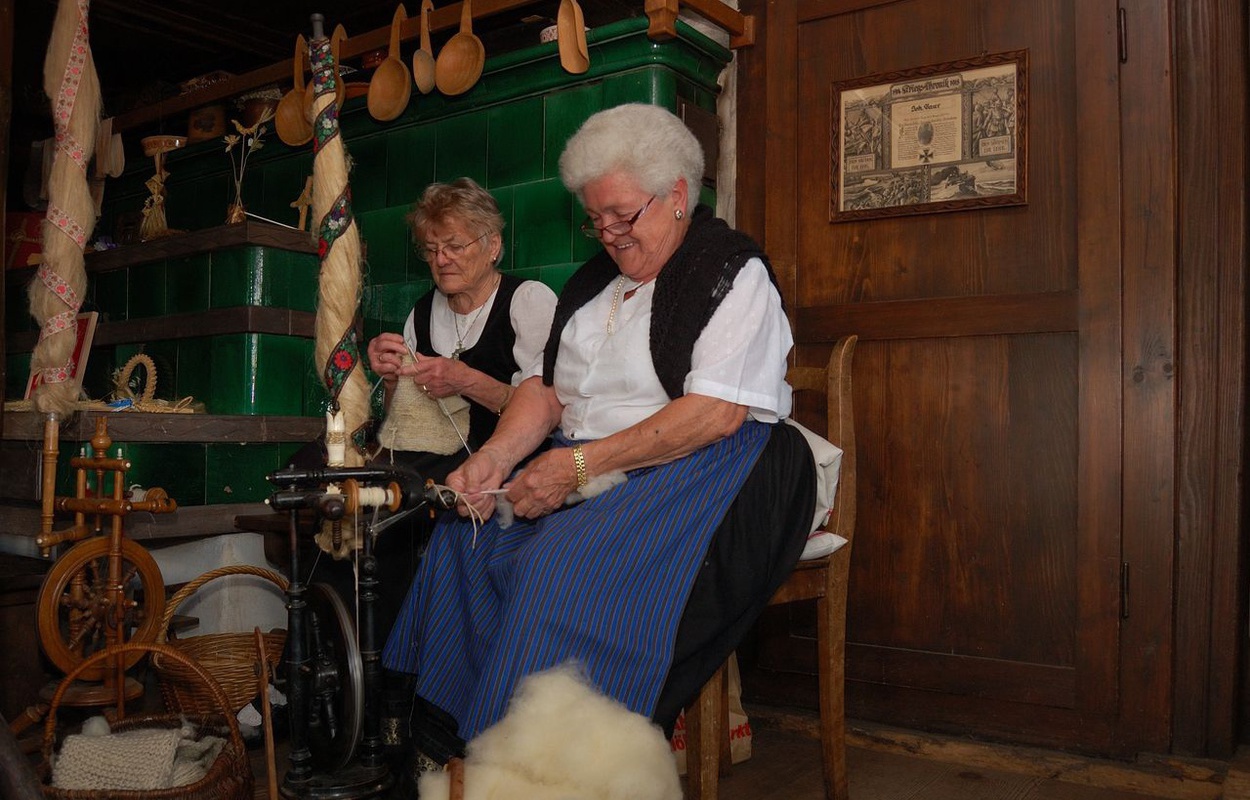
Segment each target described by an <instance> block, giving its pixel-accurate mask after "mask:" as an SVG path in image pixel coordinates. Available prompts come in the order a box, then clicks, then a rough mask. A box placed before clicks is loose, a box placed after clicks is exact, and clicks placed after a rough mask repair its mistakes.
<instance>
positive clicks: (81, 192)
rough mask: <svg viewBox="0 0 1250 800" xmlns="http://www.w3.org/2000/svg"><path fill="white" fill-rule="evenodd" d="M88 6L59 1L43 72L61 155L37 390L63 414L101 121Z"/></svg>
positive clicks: (44, 272)
mask: <svg viewBox="0 0 1250 800" xmlns="http://www.w3.org/2000/svg"><path fill="white" fill-rule="evenodd" d="M89 8H90V1H89V0H60V3H59V4H58V5H57V11H56V20H55V22H54V23H53V25H52V37H51V39H50V41H49V42H48V52H47V56H46V58H45V59H44V69H43V89H44V92H45V93H47V95H48V97H49V98H50V99H51V100H52V111H53V123H54V124H55V127H56V153H55V155H54V157H53V161H52V173H51V176H50V178H49V181H48V212H47V215H46V217H45V219H44V222H43V263H42V264H41V266H40V267H39V270H38V272H37V279H36V280H34V281H32V282H31V284H30V289H29V292H28V294H29V299H30V313H31V316H32V317H34V319H35V321H36V322H37V323H39V326H40V332H39V343H38V344H36V345H35V351H34V354H33V356H32V359H31V366H32V368H34V369H36V370H39V371H40V375H41V377H42V381H43V382H42V384H41V385H40V386H38V387H37V388H36V389H35V393H34V403H35V407H36V408H37V409H39V411H41V412H43V413H46V414H55V415H58V416H68V415H69V414H70V413H71V412H72V411H73V410H74V401H75V400H76V399H77V395H78V383H77V382H76V381H74V380H72V378H73V369H72V359H73V352H74V344H75V340H76V332H77V322H76V316H77V313H78V309H79V307H80V306H81V305H82V296H83V292H84V291H85V290H86V288H87V274H86V271H85V270H84V269H83V248H84V247H85V246H86V244H87V238H88V237H89V236H90V235H91V231H92V230H93V229H94V228H95V203H94V201H93V200H92V199H91V191H90V188H89V187H88V185H87V162H88V161H89V160H90V159H91V154H92V152H93V150H94V149H95V140H96V130H97V128H98V127H99V124H100V80H99V77H98V76H97V75H96V71H95V62H94V60H93V59H92V57H91V46H90V44H89V42H88V40H87V34H88V30H87V12H88V10H89Z"/></svg>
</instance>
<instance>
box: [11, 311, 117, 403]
mask: <svg viewBox="0 0 1250 800" xmlns="http://www.w3.org/2000/svg"><path fill="white" fill-rule="evenodd" d="M99 318H100V314H99V312H97V311H84V312H82V313H81V314H79V315H78V316H77V317H76V318H75V323H76V324H77V331H76V338H75V339H74V352H73V354H72V355H71V356H70V378H69V379H70V381H71V382H72V383H73V384H74V385H76V386H81V385H82V376H83V373H84V372H85V371H86V369H87V357H88V356H89V355H91V340H92V339H94V338H95V326H96V322H97V320H99ZM42 383H43V373H42V372H40V371H38V370H35V369H31V371H30V377H29V378H28V379H27V381H26V394H25V395H24V399H26V400H29V399H30V397H31V395H32V394H34V392H35V389H37V388H38V387H39V385H40V384H42Z"/></svg>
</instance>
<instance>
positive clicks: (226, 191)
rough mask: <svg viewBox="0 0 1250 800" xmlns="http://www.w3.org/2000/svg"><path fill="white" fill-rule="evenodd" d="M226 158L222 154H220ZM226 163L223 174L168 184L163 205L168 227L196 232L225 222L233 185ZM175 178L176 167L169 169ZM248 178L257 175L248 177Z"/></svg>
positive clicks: (254, 176)
mask: <svg viewBox="0 0 1250 800" xmlns="http://www.w3.org/2000/svg"><path fill="white" fill-rule="evenodd" d="M222 158H223V159H224V158H225V154H224V153H223V154H222ZM229 167H230V163H229V162H228V161H227V162H226V163H225V165H224V168H223V171H221V172H218V173H214V174H208V175H202V176H198V177H197V178H196V179H195V180H194V181H182V182H177V181H174V182H171V183H170V184H169V197H168V198H167V199H166V202H165V216H166V219H167V220H168V224H169V227H170V228H174V229H178V230H190V231H196V230H201V229H203V228H213V227H216V226H218V225H224V224H225V223H226V209H227V208H228V207H229V205H230V201H231V200H233V199H234V188H233V187H234V184H233V183H232V182H231V179H230V175H229V172H228V171H227V170H228V169H229ZM171 169H172V170H174V172H175V178H176V177H177V172H176V171H177V166H174V167H171ZM249 177H250V178H256V177H258V176H256V175H251V176H249Z"/></svg>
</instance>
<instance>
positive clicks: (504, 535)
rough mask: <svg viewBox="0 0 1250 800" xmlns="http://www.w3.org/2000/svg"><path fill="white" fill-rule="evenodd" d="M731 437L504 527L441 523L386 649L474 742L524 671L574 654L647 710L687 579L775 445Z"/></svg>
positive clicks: (750, 426)
mask: <svg viewBox="0 0 1250 800" xmlns="http://www.w3.org/2000/svg"><path fill="white" fill-rule="evenodd" d="M769 428H770V426H768V425H764V424H761V423H757V422H751V421H748V422H746V423H745V424H743V426H742V427H741V428H740V429H739V430H738V432H737V433H736V434H734V435H733V436H731V437H729V438H727V439H724V440H722V441H720V442H717V443H715V444H712V445H709V446H707V447H705V448H703V449H701V450H699V451H698V452H696V453H693V454H691V455H689V456H687V457H685V458H682V459H680V460H678V461H675V462H673V463H671V464H666V465H663V466H660V467H652V468H647V469H642V470H637V471H635V472H632V473H630V479H629V480H628V481H627V482H625V483H623V484H621V485H619V486H616V487H614V488H613V489H611V490H610V491H608V492H605V493H604V494H602V495H599V496H598V497H595V498H592V499H591V500H588V501H586V502H584V503H581V504H580V505H576V506H573V507H571V508H566V509H563V510H561V511H559V512H557V513H555V514H551V515H549V516H547V517H544V518H542V519H540V520H537V521H535V522H530V521H527V520H521V519H518V520H517V521H516V522H515V523H514V524H513V525H512V526H511V527H509V528H508V529H507V530H500V529H499V527H498V525H496V524H495V523H494V521H493V520H492V521H489V522H488V523H487V524H486V525H485V526H483V527H482V528H480V529H479V530H478V532H477V545H476V548H472V547H471V546H470V542H471V541H472V539H473V528H472V525H471V524H470V523H469V522H468V521H466V520H461V519H459V518H456V517H454V516H452V515H448V516H447V517H445V518H444V519H443V520H442V521H440V523H439V525H438V528H437V529H436V530H435V533H434V536H433V538H432V539H431V542H430V546H429V549H428V550H427V552H426V555H425V557H424V559H423V562H422V564H421V567H420V569H419V571H418V573H417V577H416V579H415V580H414V581H413V585H412V589H411V591H410V592H409V595H408V599H407V601H406V602H405V604H404V609H403V610H402V611H401V614H400V618H399V620H398V622H397V623H396V625H395V628H394V630H393V631H392V633H391V637H390V640H389V641H388V642H387V645H386V649H385V651H384V653H383V663H384V664H385V665H386V667H387V668H388V669H392V670H396V671H400V672H410V673H414V674H416V675H417V694H419V695H420V696H421V697H423V698H424V699H426V700H428V701H430V702H432V703H434V704H435V705H437V706H439V707H441V708H443V709H444V710H446V711H447V712H449V713H450V714H451V715H452V716H454V717H455V718H456V719H457V721H458V722H459V725H460V729H459V735H460V736H461V737H462V738H464V739H466V740H467V739H471V738H472V737H473V736H474V735H476V734H477V733H479V732H480V731H482V730H483V729H485V728H487V727H489V726H490V725H491V724H492V723H494V722H495V721H497V720H498V719H499V718H500V717H502V716H503V714H504V712H505V711H506V709H507V704H508V701H509V699H510V698H511V696H512V693H513V691H514V690H515V688H516V686H517V684H518V683H519V682H520V680H521V678H523V677H525V676H526V675H528V674H530V673H533V672H538V671H541V670H544V669H547V668H549V667H553V666H556V665H557V664H561V663H564V662H566V661H570V660H576V661H578V662H580V663H581V664H582V665H583V666H584V668H585V669H586V672H587V674H588V675H589V677H590V679H591V680H592V681H593V682H594V683H595V684H596V685H597V686H598V688H599V689H600V690H601V691H603V692H604V693H606V694H608V695H609V696H611V697H614V698H616V699H617V700H619V701H621V702H622V703H624V704H625V705H626V706H627V707H629V708H630V709H631V710H633V711H636V712H638V713H640V714H643V715H644V716H650V714H651V712H652V710H653V708H654V705H655V702H656V698H657V696H658V695H659V692H660V689H661V687H662V685H663V682H664V679H665V676H666V674H667V672H668V668H669V663H670V661H671V659H672V648H673V640H674V636H675V634H676V630H677V623H678V621H679V619H680V617H681V614H682V611H683V609H684V607H685V603H686V598H687V596H688V594H689V591H690V586H691V584H692V583H693V582H694V579H695V576H696V574H697V572H698V570H699V567H700V565H701V563H702V560H703V556H704V554H705V553H706V551H707V548H708V544H709V541H710V539H711V535H712V533H713V532H714V531H715V530H716V528H717V526H718V525H719V524H720V521H721V519H722V518H723V517H724V515H725V512H726V510H727V509H728V508H729V506H730V504H731V503H732V501H733V499H734V497H735V496H736V495H737V493H738V490H739V489H740V488H741V486H742V484H743V482H744V481H745V480H746V477H747V475H748V474H749V473H750V471H751V469H752V467H753V466H754V464H755V461H756V459H757V458H758V457H759V454H760V452H761V451H762V450H763V448H764V445H765V444H766V443H767V441H768V437H769Z"/></svg>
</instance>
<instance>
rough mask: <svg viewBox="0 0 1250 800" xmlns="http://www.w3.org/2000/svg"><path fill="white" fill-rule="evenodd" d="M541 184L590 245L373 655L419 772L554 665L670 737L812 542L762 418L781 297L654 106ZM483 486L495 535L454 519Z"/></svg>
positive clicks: (776, 350) (784, 350)
mask: <svg viewBox="0 0 1250 800" xmlns="http://www.w3.org/2000/svg"><path fill="white" fill-rule="evenodd" d="M560 174H561V178H562V180H563V181H564V184H565V186H566V187H567V188H568V189H569V190H570V191H571V192H573V193H574V194H575V195H576V196H577V198H578V199H579V200H580V201H581V203H582V206H583V207H584V209H585V211H586V214H587V218H586V221H585V222H584V223H583V224H582V228H581V229H582V232H583V233H585V234H586V235H587V236H590V237H592V238H595V239H598V240H599V241H600V242H601V243H602V245H603V251H602V252H601V253H599V254H598V255H596V256H595V257H593V258H591V259H590V260H589V261H588V262H586V264H584V265H583V266H582V267H581V268H580V269H579V270H578V271H577V272H576V273H575V274H574V275H573V276H572V277H571V278H570V279H569V282H568V284H567V285H566V286H565V288H564V291H563V292H562V294H561V295H560V299H559V302H558V304H557V306H556V312H555V320H554V322H553V324H552V328H551V335H550V337H549V338H548V340H547V346H546V349H545V352H544V358H543V365H542V368H541V373H539V372H538V371H535V374H533V375H532V376H530V377H528V378H526V379H525V380H524V381H523V382H522V383H521V384H520V386H519V387H518V388H517V391H516V393H515V395H514V397H513V398H512V401H511V403H510V404H509V406H508V409H507V411H506V412H505V413H504V414H503V415H502V417H501V418H500V420H499V424H498V427H497V428H496V430H495V432H494V434H493V435H492V436H491V438H490V439H489V440H488V441H487V442H486V443H485V444H483V445H482V447H481V448H479V449H478V450H477V452H475V453H474V454H473V455H472V456H470V457H469V459H468V460H466V461H465V463H464V464H463V465H461V466H460V467H459V468H458V469H457V470H456V471H455V472H453V473H452V474H451V475H450V476H449V477H448V480H447V483H448V485H449V486H451V487H452V488H454V489H456V490H457V491H458V492H460V493H461V500H462V503H461V507H460V512H461V515H462V516H461V517H459V518H458V517H456V516H454V515H448V517H447V518H445V519H444V520H443V521H442V522H440V524H439V526H438V528H437V529H436V531H435V533H434V536H433V537H432V539H431V542H430V547H429V550H428V551H427V553H426V557H425V561H424V562H423V564H422V566H421V568H420V570H419V572H418V574H417V577H416V579H415V580H414V581H413V588H412V591H411V593H410V594H409V597H408V599H407V602H406V603H405V610H404V612H403V614H402V616H401V618H400V620H399V621H398V623H397V624H396V626H395V630H394V632H393V633H392V636H391V638H390V640H389V641H388V643H387V647H386V651H385V653H384V662H385V663H386V666H387V667H388V668H390V669H398V670H402V671H406V672H410V673H413V674H415V675H416V690H417V694H418V695H419V697H420V698H421V699H422V700H423V701H424V703H423V704H422V705H423V706H424V707H425V708H426V710H427V711H428V712H429V717H428V719H427V721H426V722H425V723H423V725H424V727H425V728H426V730H427V734H426V735H425V736H423V737H419V738H418V742H417V744H418V746H419V747H423V748H425V750H426V755H428V756H430V757H431V758H432V759H433V760H435V761H442V760H445V759H446V758H448V757H449V756H452V755H456V754H457V753H456V752H455V751H456V749H457V747H456V745H457V742H458V741H460V740H467V739H471V738H472V737H473V736H475V735H476V734H477V733H479V732H481V731H482V730H483V729H484V728H486V727H488V726H490V725H491V724H493V723H494V722H496V721H497V720H498V719H500V717H502V716H503V714H504V712H505V710H506V708H507V704H508V701H509V699H510V697H511V696H512V694H513V692H514V690H515V689H516V687H517V685H518V683H519V681H520V680H521V679H522V678H523V677H525V676H526V675H528V674H531V673H534V672H538V671H541V670H544V669H547V668H549V667H552V666H555V665H557V664H561V663H564V662H568V661H576V662H579V663H580V664H581V665H582V667H583V668H584V669H585V671H586V674H587V675H588V677H589V678H590V680H591V681H592V682H593V683H594V685H595V686H596V687H597V688H598V689H599V690H600V691H602V692H604V693H605V694H607V695H609V696H610V697H613V698H615V699H617V700H619V701H621V702H622V703H624V704H625V705H626V706H627V707H628V708H630V709H632V710H633V711H635V712H637V713H640V714H642V715H644V716H648V717H651V718H652V719H654V720H655V721H656V722H658V723H659V724H661V725H662V726H663V727H664V728H665V729H666V730H671V727H672V725H673V723H674V722H675V720H676V717H677V714H678V712H679V711H680V710H681V708H682V706H683V705H684V704H685V703H686V702H687V701H688V700H689V699H690V698H691V697H692V696H693V695H694V694H695V693H696V692H697V691H698V689H699V687H700V686H701V685H702V684H703V683H704V682H705V681H706V680H707V678H709V677H710V676H711V675H712V673H713V672H714V671H715V670H716V668H717V667H718V665H719V664H720V663H722V662H723V661H724V659H725V658H726V657H727V656H728V654H729V653H730V651H731V650H732V649H733V648H734V647H735V646H736V645H737V644H738V642H739V641H740V640H741V638H742V636H743V635H745V633H746V631H747V628H748V627H749V626H750V624H751V623H752V622H753V621H754V619H755V618H756V617H757V616H758V614H759V612H760V611H761V610H762V609H763V607H764V605H765V603H766V602H767V600H768V598H769V597H770V596H771V594H772V593H773V592H774V591H775V590H776V588H777V586H779V585H780V583H781V581H782V580H784V578H785V576H786V575H787V574H788V573H789V571H790V570H791V569H792V568H793V566H794V564H795V563H796V561H797V560H798V557H799V554H800V553H801V551H802V549H803V545H804V542H805V539H806V534H807V533H808V530H809V528H810V523H811V518H812V509H813V507H814V504H815V499H814V498H815V484H816V477H815V469H814V465H813V459H812V455H811V451H810V450H809V449H808V447H807V444H806V443H805V441H804V440H803V438H802V436H801V434H799V433H798V432H797V431H796V430H795V429H794V428H792V427H791V426H789V425H782V424H778V423H779V422H780V421H781V420H783V419H784V418H786V417H787V416H788V415H789V413H790V405H791V392H790V387H789V386H788V385H787V384H786V381H785V372H786V357H787V354H788V353H789V351H790V349H791V346H792V344H793V340H792V338H791V334H790V329H789V325H788V322H787V319H786V316H785V313H784V310H783V308H782V303H781V296H780V294H779V292H778V290H777V286H776V279H775V277H774V276H773V273H772V270H771V267H770V266H769V263H768V259H767V257H766V256H765V255H764V253H763V252H762V251H761V250H760V248H759V246H758V245H756V244H755V243H754V242H753V241H752V240H751V239H750V238H749V237H748V236H746V235H745V234H742V233H739V232H737V231H735V230H733V229H731V228H730V227H729V226H728V225H726V224H725V223H724V222H723V221H721V220H719V219H717V218H715V216H714V215H713V213H712V211H711V210H710V209H709V208H707V207H706V206H703V205H700V204H699V203H698V193H699V187H700V180H701V178H702V175H703V153H702V150H701V148H700V147H699V144H698V142H697V140H696V139H695V138H694V136H693V135H692V134H691V133H690V131H689V130H688V129H687V128H686V127H685V125H684V124H683V123H682V122H681V121H680V120H679V119H678V118H677V117H675V116H674V115H673V114H671V113H670V112H668V111H666V110H664V109H662V108H659V107H656V106H650V105H639V104H631V105H624V106H618V107H615V108H611V109H608V110H606V111H602V112H599V113H597V114H595V115H594V116H592V117H591V118H590V119H588V120H587V121H586V122H585V123H584V124H583V125H582V127H581V128H580V129H579V130H578V131H577V133H576V134H574V136H573V137H572V138H571V139H570V140H569V142H568V144H567V146H566V148H565V150H564V153H563V155H562V156H561V158H560ZM549 436H550V437H551V438H552V442H551V446H550V448H548V449H546V450H543V451H542V452H540V453H539V454H538V455H536V456H534V455H532V453H533V452H534V451H535V450H536V449H538V448H540V446H541V445H543V444H544V442H545V441H546V440H547V438H548V437H549ZM607 476H621V477H624V478H625V480H624V481H623V482H616V481H614V480H605V478H606V477H607ZM601 485H607V486H609V487H610V488H607V489H606V490H603V491H600V490H601ZM501 487H502V488H501ZM501 492H502V493H503V494H502V496H503V497H505V498H506V502H507V503H508V504H509V505H510V506H511V511H512V515H509V516H513V515H514V516H515V521H514V522H512V524H508V525H506V527H505V526H504V525H502V524H501V520H500V515H495V517H494V518H491V519H488V520H487V521H486V522H485V523H484V524H480V525H479V524H476V523H475V522H474V521H473V519H471V518H463V517H464V516H465V515H470V516H475V515H476V514H482V515H485V516H490V514H491V513H492V512H493V511H494V510H495V506H496V503H497V500H496V498H498V497H500V496H501V494H500V493H501ZM596 492H600V493H596ZM586 495H591V496H590V497H589V499H585V500H584V501H582V502H575V501H577V500H580V499H582V498H583V497H585V496H586ZM570 500H572V501H574V502H573V503H572V504H570ZM470 506H471V507H472V509H470V508H469V507H470ZM471 511H472V512H473V513H472V514H470V512H471ZM504 521H505V522H506V521H507V520H504ZM428 731H434V732H433V733H428Z"/></svg>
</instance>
